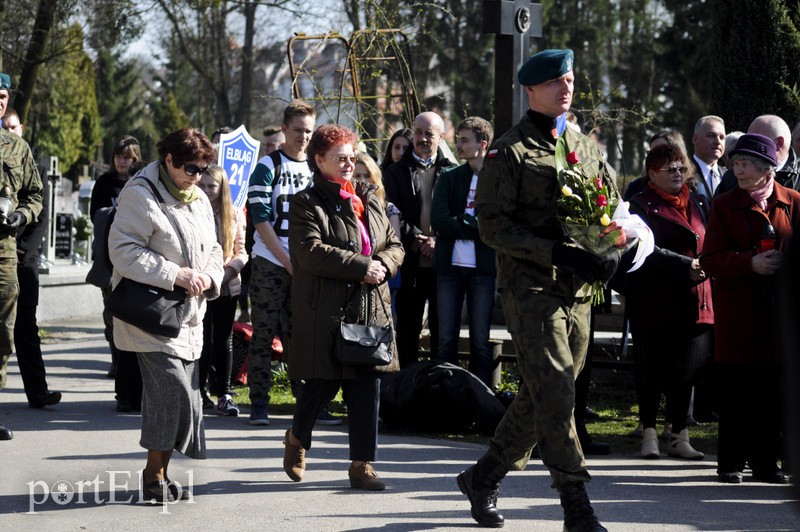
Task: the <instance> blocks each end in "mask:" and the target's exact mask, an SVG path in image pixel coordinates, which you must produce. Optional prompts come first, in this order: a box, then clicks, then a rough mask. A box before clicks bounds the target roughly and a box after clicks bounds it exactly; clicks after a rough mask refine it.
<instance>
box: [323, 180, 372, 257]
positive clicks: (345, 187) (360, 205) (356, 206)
mask: <svg viewBox="0 0 800 532" xmlns="http://www.w3.org/2000/svg"><path fill="white" fill-rule="evenodd" d="M331 181H333V182H334V183H338V184H339V185H340V186H341V188H340V189H339V196H341V197H342V199H350V202H351V204H352V205H353V211H355V213H356V218H357V221H358V232H359V233H360V234H361V254H362V255H366V256H368V257H369V256H371V255H372V244H371V243H370V239H369V229H367V226H366V224H364V202H363V201H361V198H359V197H358V196H357V195H356V189H355V187H354V186H353V183H352V182H351V181H347V180H346V179H342V178H340V177H339V178H334V179H331Z"/></svg>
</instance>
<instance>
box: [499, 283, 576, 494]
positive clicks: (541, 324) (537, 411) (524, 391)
mask: <svg viewBox="0 0 800 532" xmlns="http://www.w3.org/2000/svg"><path fill="white" fill-rule="evenodd" d="M501 297H502V300H503V310H504V312H505V315H506V321H507V323H508V330H509V332H510V333H511V337H512V338H513V340H514V345H515V347H516V350H517V363H518V365H519V371H520V375H521V376H522V379H523V381H524V382H523V383H522V384H520V389H519V393H518V394H517V396H516V397H515V398H514V401H513V402H512V403H511V406H510V407H509V408H508V411H507V412H506V414H505V416H503V419H502V420H501V421H500V424H499V425H498V426H497V430H496V431H495V433H494V436H493V437H492V439H491V441H490V442H489V452H490V453H491V454H493V455H495V456H496V457H497V458H498V459H499V460H500V461H501V462H503V464H505V466H506V467H507V468H508V469H509V470H514V471H521V470H522V469H524V468H525V465H526V464H527V463H528V460H529V459H530V456H531V450H532V449H533V446H534V445H535V444H537V443H538V448H539V454H540V455H541V457H542V462H543V463H544V465H545V466H546V467H547V468H548V470H549V471H550V476H551V477H552V478H553V487H555V488H559V487H561V486H564V485H566V484H572V483H575V482H588V481H589V480H591V477H590V476H589V473H588V472H587V471H586V464H585V462H584V460H583V451H582V450H581V446H580V443H579V441H578V435H577V433H576V432H575V418H574V417H573V411H574V409H575V377H576V376H577V375H578V373H579V372H580V370H581V368H582V367H583V363H584V361H585V358H586V350H587V348H588V346H589V314H590V311H591V306H590V304H589V303H588V302H586V303H583V302H580V303H578V302H575V303H573V304H572V305H569V304H567V303H565V302H564V301H563V300H562V299H560V298H556V297H552V296H548V295H543V294H539V293H536V292H532V291H525V290H518V291H516V290H510V289H505V290H503V291H502V293H501Z"/></svg>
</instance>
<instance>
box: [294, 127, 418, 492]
mask: <svg viewBox="0 0 800 532" xmlns="http://www.w3.org/2000/svg"><path fill="white" fill-rule="evenodd" d="M355 141H356V137H355V134H354V133H353V132H352V131H350V130H349V129H347V128H345V127H341V126H336V125H332V124H327V125H323V126H320V127H319V128H318V129H317V130H316V131H315V132H314V134H313V135H312V137H311V141H310V142H309V144H308V149H307V150H308V151H307V153H308V165H309V167H310V168H311V170H312V171H313V172H314V178H313V179H314V186H313V187H311V188H308V189H306V190H304V191H302V192H298V193H297V194H295V195H294V196H293V197H292V204H291V207H290V208H289V255H290V258H291V261H292V270H293V277H292V327H293V331H294V334H293V335H292V356H291V360H290V361H289V377H290V378H291V379H302V380H303V381H305V383H304V385H303V389H302V393H301V394H300V397H299V398H298V400H297V408H296V410H295V414H294V418H293V419H292V427H291V428H290V429H289V430H287V431H286V437H285V441H284V444H285V446H286V448H285V453H284V460H283V467H284V470H285V471H286V474H287V475H289V478H291V479H292V480H294V481H295V482H299V481H301V480H302V479H303V476H304V474H305V452H306V451H307V450H308V449H310V448H311V432H312V429H313V428H314V422H315V421H316V419H317V416H318V415H319V413H320V411H321V410H322V408H323V407H324V406H325V405H327V404H328V402H329V401H331V400H332V399H333V398H334V397H335V396H336V394H337V392H338V391H339V389H340V388H341V389H342V390H343V395H344V400H345V403H346V404H347V414H348V417H349V421H350V422H349V431H350V460H352V464H351V465H350V469H349V471H348V476H349V477H350V486H351V487H352V488H357V489H366V490H382V489H384V488H385V487H386V486H385V485H384V483H383V481H382V480H381V479H380V478H379V477H378V475H377V474H376V473H375V470H374V469H373V468H372V466H371V465H370V462H373V461H374V460H375V455H376V450H377V446H378V406H379V399H380V375H381V372H384V371H398V369H399V363H398V361H397V358H396V355H395V356H394V358H393V359H392V362H391V363H390V364H389V365H387V366H380V367H362V366H348V365H344V364H342V363H340V362H339V361H338V360H337V359H336V358H335V356H334V345H335V342H336V339H337V337H338V334H339V324H340V322H341V318H342V316H343V315H344V316H345V321H347V322H348V323H353V322H355V321H356V317H357V316H360V315H362V314H363V313H364V311H366V312H367V313H368V316H369V321H370V322H369V325H381V326H384V325H388V324H391V319H392V317H391V313H390V312H386V311H385V309H388V308H389V307H390V304H391V302H390V296H389V289H388V287H387V284H386V281H388V280H389V279H390V278H391V277H392V276H393V275H394V274H395V273H396V272H397V270H398V268H399V267H400V263H401V262H402V260H403V246H402V244H400V241H399V240H398V238H397V237H396V236H395V234H394V231H393V230H392V228H391V224H390V223H389V219H388V218H387V217H386V210H385V209H384V206H383V203H382V202H381V200H380V199H379V198H378V197H377V195H376V194H375V191H376V189H377V187H376V186H375V185H372V184H368V183H353V181H352V178H353V170H354V169H355V163H356V155H355ZM364 307H366V308H364ZM392 353H393V354H394V353H396V350H395V349H394V346H392Z"/></svg>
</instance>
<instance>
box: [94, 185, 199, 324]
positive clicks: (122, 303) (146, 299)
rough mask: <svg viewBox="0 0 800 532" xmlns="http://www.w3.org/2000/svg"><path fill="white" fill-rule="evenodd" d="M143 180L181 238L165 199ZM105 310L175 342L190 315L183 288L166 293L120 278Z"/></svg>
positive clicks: (185, 254) (183, 249)
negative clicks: (168, 211)
mask: <svg viewBox="0 0 800 532" xmlns="http://www.w3.org/2000/svg"><path fill="white" fill-rule="evenodd" d="M142 179H144V181H145V182H146V183H147V184H148V185H150V190H151V191H152V192H153V196H155V198H156V199H157V200H158V203H159V205H160V206H161V210H162V211H163V212H164V214H165V215H166V216H167V219H169V220H170V222H171V223H172V224H173V226H175V230H176V231H178V234H179V235H180V229H179V228H178V225H177V224H176V223H175V222H174V221H173V220H172V217H171V216H170V215H169V214H168V213H167V210H166V209H165V208H164V198H162V197H161V194H160V193H159V192H158V190H157V189H156V187H155V186H154V185H153V183H151V182H150V180H149V179H147V178H144V177H143V178H142ZM184 240H185V239H184V238H183V235H180V241H181V253H182V254H183V256H184V259H185V260H186V261H187V263H188V262H189V260H188V254H187V253H186V249H185V248H184ZM106 309H108V311H109V312H110V313H111V315H112V316H114V317H115V318H117V319H119V320H122V321H124V322H125V323H130V324H131V325H134V326H136V327H138V328H140V329H142V330H143V331H146V332H149V333H151V334H158V335H161V336H166V337H168V338H177V337H178V335H180V332H181V326H182V325H183V321H184V319H185V318H186V313H187V312H188V311H189V305H188V304H187V303H186V290H185V289H184V288H181V287H175V288H174V289H172V290H166V289H164V288H159V287H157V286H153V285H149V284H145V283H140V282H138V281H134V280H133V279H128V278H127V277H123V278H122V279H121V280H120V282H119V283H117V286H115V287H114V290H112V291H111V294H110V295H109V296H108V297H107V298H106Z"/></svg>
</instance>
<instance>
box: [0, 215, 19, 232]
mask: <svg viewBox="0 0 800 532" xmlns="http://www.w3.org/2000/svg"><path fill="white" fill-rule="evenodd" d="M23 225H25V215H24V214H22V213H21V212H19V211H14V212H12V213H11V214H9V215H8V218H6V219H5V221H4V222H3V223H0V233H2V234H3V235H10V234H11V233H14V232H16V230H17V229H19V228H20V227H22V226H23Z"/></svg>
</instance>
